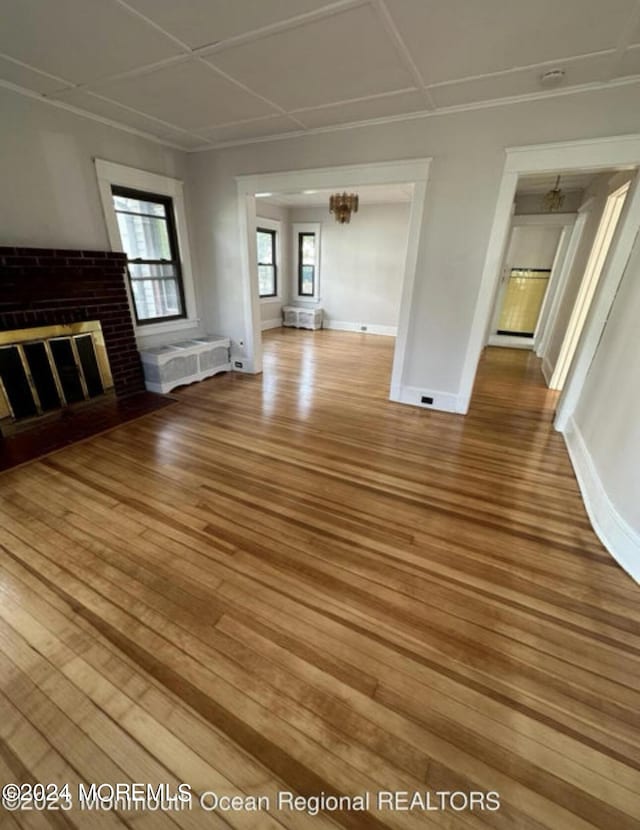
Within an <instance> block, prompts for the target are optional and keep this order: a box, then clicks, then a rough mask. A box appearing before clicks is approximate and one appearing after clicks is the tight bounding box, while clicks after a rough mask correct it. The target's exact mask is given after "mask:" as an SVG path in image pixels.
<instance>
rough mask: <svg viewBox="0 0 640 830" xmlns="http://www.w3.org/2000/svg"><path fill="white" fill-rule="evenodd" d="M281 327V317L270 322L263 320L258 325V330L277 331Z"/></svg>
mask: <svg viewBox="0 0 640 830" xmlns="http://www.w3.org/2000/svg"><path fill="white" fill-rule="evenodd" d="M281 327H282V316H280V317H274V318H273V319H272V320H263V321H262V323H260V328H261V330H262V331H267V329H279V328H281Z"/></svg>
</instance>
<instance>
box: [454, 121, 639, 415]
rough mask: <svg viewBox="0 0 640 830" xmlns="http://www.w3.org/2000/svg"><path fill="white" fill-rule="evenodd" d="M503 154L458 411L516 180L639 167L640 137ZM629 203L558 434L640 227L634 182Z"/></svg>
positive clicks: (489, 301) (483, 332)
mask: <svg viewBox="0 0 640 830" xmlns="http://www.w3.org/2000/svg"><path fill="white" fill-rule="evenodd" d="M506 154H507V158H506V162H505V166H504V172H503V175H502V181H501V183H500V189H499V191H498V200H497V203H496V209H495V214H494V218H493V226H492V228H491V234H490V236H489V244H488V247H487V254H486V256H485V262H484V267H483V270H482V277H481V280H480V290H479V293H478V301H477V303H476V308H475V312H474V317H473V322H472V324H471V331H470V334H469V341H468V344H467V352H466V355H465V361H464V366H463V370H462V379H461V383H460V388H459V393H458V400H459V401H460V408H461V411H462V412H467V410H468V408H469V402H470V400H471V394H472V391H473V384H474V381H475V376H476V371H477V368H478V361H479V360H480V355H481V353H482V349H483V347H484V343H485V340H486V337H487V333H488V331H487V330H488V327H489V325H490V323H491V313H492V310H493V301H494V298H495V295H496V288H497V285H498V281H499V279H500V269H501V266H502V260H503V258H504V252H505V245H506V241H507V237H508V233H509V223H510V220H511V208H512V204H513V199H514V197H515V193H516V188H517V184H518V177H519V176H522V175H526V174H529V173H554V172H556V171H557V170H566V171H569V170H598V169H602V168H607V167H622V166H627V167H637V166H640V135H625V136H612V137H609V138H596V139H587V140H583V141H565V142H559V143H556V144H538V145H529V146H526V147H510V148H507V150H506ZM628 199H629V207H628V210H627V211H626V216H625V218H624V219H623V221H622V223H621V224H622V227H621V228H620V229H619V234H618V238H617V244H616V246H615V250H613V251H612V252H611V255H610V256H609V259H608V261H607V264H606V267H605V271H604V273H603V274H602V277H601V286H600V291H599V292H598V296H597V297H596V298H595V300H594V302H593V304H592V307H591V312H590V315H589V319H588V320H587V323H586V325H585V329H584V332H583V338H582V341H581V343H580V346H579V348H578V353H577V354H576V356H575V359H574V362H573V366H572V367H571V372H570V374H569V377H568V379H567V383H566V384H565V389H564V392H563V394H562V398H561V400H560V403H559V406H558V412H557V415H556V421H555V426H556V429H559V430H560V431H562V430H564V428H565V427H566V424H567V421H568V419H569V417H570V415H571V414H572V413H573V410H574V409H575V405H576V402H577V399H578V397H579V395H580V391H581V390H582V386H583V384H584V380H585V377H586V375H587V371H588V369H589V366H590V365H591V360H592V359H593V356H594V354H595V350H596V348H597V345H598V341H599V339H600V334H601V332H602V328H603V326H604V323H605V322H606V318H607V315H608V313H609V309H610V308H611V304H612V302H613V298H614V297H615V293H616V290H617V288H618V285H619V283H620V280H621V278H622V274H623V272H624V268H625V264H626V262H627V260H628V258H629V255H630V253H631V248H632V246H633V241H634V239H635V236H636V233H637V232H638V227H639V226H640V188H638V185H637V178H636V181H635V182H634V185H633V186H632V191H631V192H630V193H629V196H628Z"/></svg>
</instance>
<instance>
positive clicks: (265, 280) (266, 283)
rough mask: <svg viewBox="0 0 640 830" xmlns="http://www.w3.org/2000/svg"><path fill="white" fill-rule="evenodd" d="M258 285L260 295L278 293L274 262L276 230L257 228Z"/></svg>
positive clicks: (269, 295)
mask: <svg viewBox="0 0 640 830" xmlns="http://www.w3.org/2000/svg"><path fill="white" fill-rule="evenodd" d="M257 246H258V285H259V286H260V296H261V297H276V296H277V295H278V263H277V262H276V232H275V231H272V230H268V229H267V228H258V229H257Z"/></svg>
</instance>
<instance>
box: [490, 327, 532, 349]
mask: <svg viewBox="0 0 640 830" xmlns="http://www.w3.org/2000/svg"><path fill="white" fill-rule="evenodd" d="M488 345H489V346H501V347H503V348H507V349H529V351H532V349H533V337H514V335H512V334H496V333H495V332H494V333H493V334H492V335H490V337H489V343H488Z"/></svg>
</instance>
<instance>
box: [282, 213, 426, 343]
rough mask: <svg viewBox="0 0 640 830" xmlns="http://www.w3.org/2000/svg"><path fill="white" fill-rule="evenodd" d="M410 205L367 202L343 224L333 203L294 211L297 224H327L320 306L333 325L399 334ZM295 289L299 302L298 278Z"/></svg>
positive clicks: (323, 237)
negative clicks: (331, 209)
mask: <svg viewBox="0 0 640 830" xmlns="http://www.w3.org/2000/svg"><path fill="white" fill-rule="evenodd" d="M409 210H410V205H409V204H388V205H363V206H361V207H360V209H359V211H358V213H356V214H354V215H353V216H352V217H351V222H350V223H349V224H345V225H339V224H338V223H337V222H336V221H335V219H334V218H333V216H330V215H329V213H328V209H327V208H306V209H295V210H291V211H290V217H291V221H292V223H295V222H317V223H320V224H321V225H322V228H321V233H320V305H321V307H322V308H323V309H324V314H325V325H326V327H327V328H332V327H333V326H338V327H340V328H350V327H353V328H360V327H361V326H367V327H368V328H372V329H373V330H374V331H376V330H378V329H380V330H382V331H383V333H388V334H395V330H396V328H397V325H398V314H399V311H400V294H401V291H402V277H403V268H404V260H405V254H406V248H407V235H408V231H409ZM294 244H295V242H294ZM294 270H295V269H294ZM294 278H295V275H294ZM292 292H293V293H292V297H293V298H294V299H295V301H296V303H298V302H299V300H298V299H297V297H296V292H297V282H295V284H294V283H292ZM345 324H347V325H345Z"/></svg>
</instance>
